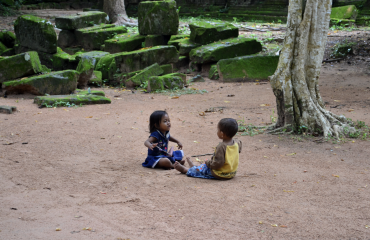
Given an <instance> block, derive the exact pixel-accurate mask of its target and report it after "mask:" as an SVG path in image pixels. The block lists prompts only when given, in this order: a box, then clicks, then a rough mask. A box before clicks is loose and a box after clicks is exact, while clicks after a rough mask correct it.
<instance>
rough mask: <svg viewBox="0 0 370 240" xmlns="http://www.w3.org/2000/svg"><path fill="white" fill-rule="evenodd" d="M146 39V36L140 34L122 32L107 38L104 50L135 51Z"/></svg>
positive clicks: (111, 51) (115, 51) (116, 51)
mask: <svg viewBox="0 0 370 240" xmlns="http://www.w3.org/2000/svg"><path fill="white" fill-rule="evenodd" d="M144 41H145V36H142V35H140V34H132V33H125V34H120V35H116V36H114V37H113V38H111V39H109V40H106V41H105V48H104V50H105V51H107V52H110V53H119V52H129V51H134V50H137V49H139V48H141V47H142V43H143V42H144Z"/></svg>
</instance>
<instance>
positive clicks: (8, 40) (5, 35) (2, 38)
mask: <svg viewBox="0 0 370 240" xmlns="http://www.w3.org/2000/svg"><path fill="white" fill-rule="evenodd" d="M15 39H16V38H15V34H14V33H12V32H10V31H0V42H2V43H3V44H4V45H5V46H6V47H7V48H13V47H14V44H15Z"/></svg>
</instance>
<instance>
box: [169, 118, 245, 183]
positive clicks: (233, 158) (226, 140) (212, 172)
mask: <svg viewBox="0 0 370 240" xmlns="http://www.w3.org/2000/svg"><path fill="white" fill-rule="evenodd" d="M237 132H238V123H237V122H236V120H235V119H232V118H224V119H221V120H220V122H219V123H218V124H217V136H218V138H220V139H222V142H221V143H220V144H218V146H217V147H216V150H215V153H214V154H213V156H212V158H211V160H209V161H206V162H205V163H204V164H201V165H200V166H194V163H193V162H192V161H191V160H190V158H189V157H187V158H186V160H187V162H188V164H189V166H190V168H186V167H184V166H183V165H181V164H180V163H178V162H175V164H174V167H175V169H176V170H177V171H179V172H181V173H184V174H186V175H187V176H188V177H197V178H206V179H231V178H233V177H235V174H236V170H237V169H238V165H239V153H240V152H241V149H242V143H241V141H239V140H234V139H233V137H234V136H235V134H236V133H237Z"/></svg>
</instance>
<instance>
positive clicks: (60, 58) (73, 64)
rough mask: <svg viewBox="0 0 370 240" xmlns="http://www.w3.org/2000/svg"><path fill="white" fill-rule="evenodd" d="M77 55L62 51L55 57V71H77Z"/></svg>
mask: <svg viewBox="0 0 370 240" xmlns="http://www.w3.org/2000/svg"><path fill="white" fill-rule="evenodd" d="M78 62H79V61H78V60H77V59H76V55H70V54H68V53H66V52H64V51H60V52H58V53H56V54H54V55H53V69H54V70H55V71H61V70H67V69H73V70H74V69H76V68H77V66H78Z"/></svg>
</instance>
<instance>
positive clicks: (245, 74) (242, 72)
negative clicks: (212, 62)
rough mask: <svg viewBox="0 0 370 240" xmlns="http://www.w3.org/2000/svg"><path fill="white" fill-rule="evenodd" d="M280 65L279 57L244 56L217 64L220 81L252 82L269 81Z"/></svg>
mask: <svg viewBox="0 0 370 240" xmlns="http://www.w3.org/2000/svg"><path fill="white" fill-rule="evenodd" d="M278 63H279V56H261V55H255V56H244V57H237V58H230V59H223V60H220V61H219V62H218V63H217V68H218V73H219V75H220V81H223V82H250V81H255V80H267V78H268V77H269V76H272V75H273V74H274V73H275V71H276V68H277V65H278Z"/></svg>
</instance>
